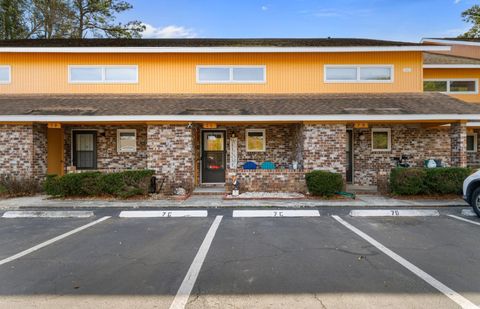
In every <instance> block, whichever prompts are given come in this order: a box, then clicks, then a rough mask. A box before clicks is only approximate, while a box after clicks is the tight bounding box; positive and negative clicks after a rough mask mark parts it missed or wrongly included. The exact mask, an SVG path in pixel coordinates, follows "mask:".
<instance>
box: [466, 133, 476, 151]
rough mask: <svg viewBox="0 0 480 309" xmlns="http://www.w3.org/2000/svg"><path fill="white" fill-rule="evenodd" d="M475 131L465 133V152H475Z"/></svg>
mask: <svg viewBox="0 0 480 309" xmlns="http://www.w3.org/2000/svg"><path fill="white" fill-rule="evenodd" d="M477 141H478V140H477V133H468V134H467V152H477Z"/></svg>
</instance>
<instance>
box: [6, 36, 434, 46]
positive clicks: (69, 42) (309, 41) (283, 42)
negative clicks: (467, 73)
mask: <svg viewBox="0 0 480 309" xmlns="http://www.w3.org/2000/svg"><path fill="white" fill-rule="evenodd" d="M425 45H426V44H419V43H409V42H396V41H384V40H371V39H357V38H304V39H302V38H292V39H287V38H284V39H282V38H276V39H272V38H265V39H82V40H78V39H51V40H41V39H36V40H3V41H2V40H0V47H353V46H355V47H357V46H365V47H371V46H425Z"/></svg>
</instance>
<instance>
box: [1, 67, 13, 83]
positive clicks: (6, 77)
mask: <svg viewBox="0 0 480 309" xmlns="http://www.w3.org/2000/svg"><path fill="white" fill-rule="evenodd" d="M11 80H12V77H11V69H10V66H8V65H0V84H10V82H11Z"/></svg>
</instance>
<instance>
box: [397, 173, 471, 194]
mask: <svg viewBox="0 0 480 309" xmlns="http://www.w3.org/2000/svg"><path fill="white" fill-rule="evenodd" d="M471 172H472V171H471V169H469V168H460V167H440V168H401V167H400V168H395V169H393V170H392V172H391V174H390V188H391V191H392V193H393V194H396V195H417V194H460V193H461V192H462V185H463V181H464V180H465V178H467V177H468V176H469V175H470V174H471Z"/></svg>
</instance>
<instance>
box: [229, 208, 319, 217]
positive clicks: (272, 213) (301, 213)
mask: <svg viewBox="0 0 480 309" xmlns="http://www.w3.org/2000/svg"><path fill="white" fill-rule="evenodd" d="M232 217H234V218H269V217H273V218H282V217H285V218H288V217H289V218H295V217H297V218H300V217H320V212H319V211H318V210H288V209H285V210H282V209H275V210H234V211H233V214H232Z"/></svg>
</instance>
